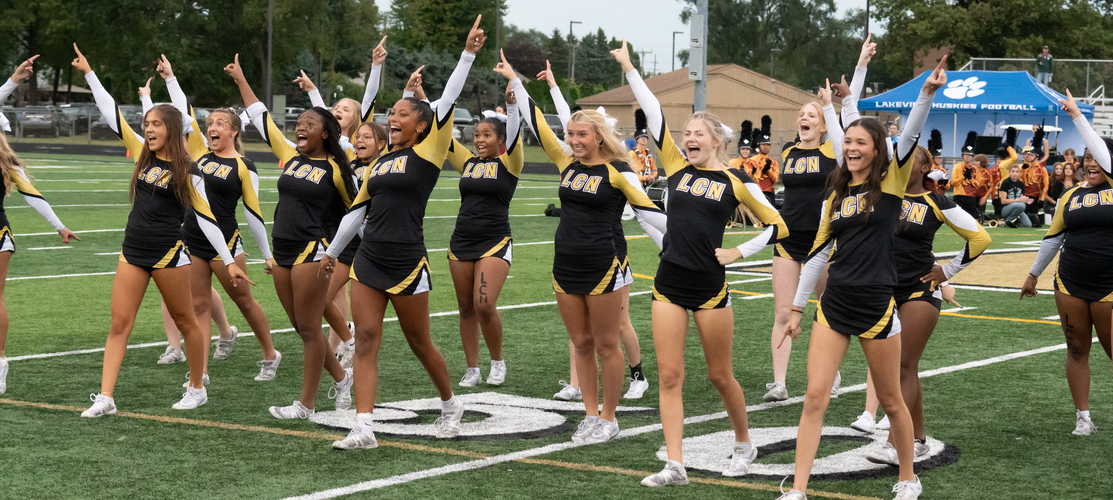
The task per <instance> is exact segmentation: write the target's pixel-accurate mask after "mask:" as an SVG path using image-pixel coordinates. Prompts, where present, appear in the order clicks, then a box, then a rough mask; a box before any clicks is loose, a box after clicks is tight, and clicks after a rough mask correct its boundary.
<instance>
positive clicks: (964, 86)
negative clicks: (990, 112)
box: [943, 76, 986, 99]
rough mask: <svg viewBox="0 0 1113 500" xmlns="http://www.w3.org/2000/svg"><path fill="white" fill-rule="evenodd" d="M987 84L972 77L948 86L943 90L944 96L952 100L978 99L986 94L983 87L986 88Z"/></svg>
mask: <svg viewBox="0 0 1113 500" xmlns="http://www.w3.org/2000/svg"><path fill="white" fill-rule="evenodd" d="M985 85H986V82H981V81H978V77H976V76H972V77H970V78H967V79H965V80H955V81H953V82H951V83H948V84H947V88H945V89H943V95H945V96H947V97H950V98H951V99H965V98H967V97H976V96H979V95H982V94H984V93H985V90H983V89H982V87H985Z"/></svg>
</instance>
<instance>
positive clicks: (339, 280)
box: [325, 262, 352, 352]
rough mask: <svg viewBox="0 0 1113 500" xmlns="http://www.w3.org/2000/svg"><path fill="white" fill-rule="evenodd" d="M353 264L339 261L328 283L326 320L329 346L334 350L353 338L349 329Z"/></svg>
mask: <svg viewBox="0 0 1113 500" xmlns="http://www.w3.org/2000/svg"><path fill="white" fill-rule="evenodd" d="M350 269H351V266H346V265H344V264H341V263H339V262H337V263H336V268H335V269H334V270H333V272H332V278H330V279H329V284H328V303H327V304H326V306H325V321H327V322H328V325H329V336H328V339H329V346H330V347H331V348H332V350H333V352H335V351H336V347H337V346H339V345H340V343H341V342H347V341H349V340H351V339H352V332H350V331H348V314H349V313H350V312H351V311H350V309H351V307H350V305H349V303H348V294H347V287H346V286H344V285H347V284H348V280H350V279H351V278H349V276H350V275H349V273H348V271H349V270H350Z"/></svg>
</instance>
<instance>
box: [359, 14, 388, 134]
mask: <svg viewBox="0 0 1113 500" xmlns="http://www.w3.org/2000/svg"><path fill="white" fill-rule="evenodd" d="M384 43H386V35H383V39H382V40H379V44H378V45H376V46H375V48H374V49H372V50H371V74H369V75H367V86H365V87H363V101H361V102H360V114H359V116H360V122H366V121H368V120H370V119H371V113H372V111H373V110H374V108H375V97H376V96H378V95H379V82H381V81H382V79H383V78H382V75H383V62H385V61H386V55H387V54H386V48H385V47H383V44H384Z"/></svg>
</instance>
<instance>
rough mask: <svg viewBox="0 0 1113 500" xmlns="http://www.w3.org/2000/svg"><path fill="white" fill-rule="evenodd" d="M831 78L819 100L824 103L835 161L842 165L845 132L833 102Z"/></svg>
mask: <svg viewBox="0 0 1113 500" xmlns="http://www.w3.org/2000/svg"><path fill="white" fill-rule="evenodd" d="M831 96H832V93H831V80H827V87H825V88H822V89H819V102H820V104H822V105H823V122H824V123H825V124H826V125H827V140H828V141H829V142H830V143H831V148H832V149H834V150H835V162H836V163H838V164H839V165H840V166H841V165H842V141H843V137H845V134H844V133H843V129H842V125H840V124H839V115H838V113H835V105H834V104H831Z"/></svg>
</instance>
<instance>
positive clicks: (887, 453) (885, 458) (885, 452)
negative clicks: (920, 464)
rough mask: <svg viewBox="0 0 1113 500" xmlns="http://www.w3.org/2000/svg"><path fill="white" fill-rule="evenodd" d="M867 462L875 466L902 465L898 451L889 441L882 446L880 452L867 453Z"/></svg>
mask: <svg viewBox="0 0 1113 500" xmlns="http://www.w3.org/2000/svg"><path fill="white" fill-rule="evenodd" d="M866 460H869V461H870V462H873V463H875V464H884V465H898V466H899V465H900V459H899V458H897V449H896V448H895V447H893V444H892V443H889V442H888V441H886V442H885V443H883V444H882V445H881V449H880V450H878V451H871V452H869V453H866Z"/></svg>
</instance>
